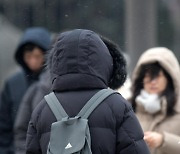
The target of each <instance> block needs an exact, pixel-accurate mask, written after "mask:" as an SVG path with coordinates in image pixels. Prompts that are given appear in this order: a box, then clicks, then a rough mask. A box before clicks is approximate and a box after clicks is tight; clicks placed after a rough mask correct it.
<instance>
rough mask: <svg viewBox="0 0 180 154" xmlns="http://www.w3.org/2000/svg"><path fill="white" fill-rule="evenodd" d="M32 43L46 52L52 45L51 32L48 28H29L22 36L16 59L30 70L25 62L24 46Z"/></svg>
mask: <svg viewBox="0 0 180 154" xmlns="http://www.w3.org/2000/svg"><path fill="white" fill-rule="evenodd" d="M28 43H32V44H34V45H36V46H38V47H39V48H41V49H42V50H43V52H46V51H47V50H48V49H49V46H50V34H49V32H48V30H46V29H45V28H41V27H33V28H28V29H27V30H26V31H25V33H24V35H23V36H22V38H21V41H20V43H19V45H18V47H17V49H16V52H15V60H16V61H17V63H18V64H20V65H21V66H22V67H23V68H24V69H25V70H26V71H30V70H29V68H28V66H27V65H26V64H25V63H24V59H23V53H24V50H23V46H24V45H26V44H28Z"/></svg>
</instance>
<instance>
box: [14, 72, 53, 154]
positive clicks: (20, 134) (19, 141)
mask: <svg viewBox="0 0 180 154" xmlns="http://www.w3.org/2000/svg"><path fill="white" fill-rule="evenodd" d="M50 86H51V83H50V72H49V71H48V70H47V71H45V72H43V73H42V74H41V75H40V80H39V81H37V82H35V83H33V84H32V85H31V86H30V87H29V88H28V90H27V92H26V94H25V95H24V97H23V99H22V102H21V105H20V106H19V110H18V113H17V117H16V120H15V124H14V142H15V153H16V154H25V143H26V133H27V129H28V123H29V120H30V118H31V114H32V112H33V110H34V108H35V107H36V106H37V104H38V103H39V102H40V101H41V100H42V99H43V97H44V96H45V95H47V94H48V93H50V92H51V88H50Z"/></svg>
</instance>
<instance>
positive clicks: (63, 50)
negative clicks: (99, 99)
mask: <svg viewBox="0 0 180 154" xmlns="http://www.w3.org/2000/svg"><path fill="white" fill-rule="evenodd" d="M103 41H104V42H103ZM103 41H102V39H101V38H100V37H99V35H97V34H96V33H94V32H93V31H90V30H83V29H75V30H72V31H67V32H64V33H61V34H60V35H59V37H58V39H57V41H56V42H55V44H54V46H53V48H52V49H51V51H50V52H49V53H50V55H49V58H48V67H49V69H50V72H51V76H52V81H53V90H58V91H61V90H73V89H89V88H107V87H110V88H113V89H115V88H118V87H119V86H121V85H122V84H123V83H124V81H125V79H126V68H125V66H126V63H125V59H124V57H123V55H122V54H121V53H120V50H119V49H118V48H117V46H116V45H115V44H114V43H112V42H110V41H109V40H107V39H105V38H104V39H103Z"/></svg>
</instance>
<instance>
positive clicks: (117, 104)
mask: <svg viewBox="0 0 180 154" xmlns="http://www.w3.org/2000/svg"><path fill="white" fill-rule="evenodd" d="M107 46H108V45H107ZM107 46H106V45H105V44H104V42H103V41H102V39H101V38H100V37H99V35H97V34H96V33H94V32H93V31H90V30H83V29H75V30H72V31H67V32H64V33H61V34H60V35H59V37H58V39H57V41H56V42H55V44H54V47H53V48H52V49H51V51H50V52H49V59H48V68H49V70H50V73H51V77H52V90H53V91H54V92H55V94H56V96H57V98H58V99H59V101H60V102H61V105H62V106H63V108H64V109H65V111H66V112H67V114H68V115H69V116H70V117H73V116H75V115H77V113H78V112H79V111H80V110H81V108H82V107H83V106H84V105H85V103H86V102H87V101H88V100H89V99H90V98H91V97H92V96H93V95H94V94H95V93H96V92H98V91H99V90H101V89H104V88H108V87H110V88H113V89H117V88H119V87H120V86H121V85H122V84H123V83H124V81H125V79H126V67H125V65H126V64H125V60H124V58H123V56H122V54H121V53H120V52H116V51H117V50H113V48H112V50H111V51H110V50H108V48H107ZM55 121H56V118H55V116H54V115H53V113H52V111H51V109H50V108H49V106H48V105H47V103H46V101H45V100H44V99H43V100H42V101H41V102H40V103H39V104H38V105H37V107H36V108H35V110H34V111H33V113H32V116H31V120H30V122H29V126H28V132H27V139H26V154H46V152H47V146H48V143H49V139H50V129H51V124H52V123H53V122H55ZM88 122H89V128H90V134H91V142H92V143H91V149H92V153H93V154H100V153H102V154H149V150H148V148H147V145H146V143H145V142H144V140H143V137H144V135H143V132H142V129H141V126H140V125H139V122H138V120H137V118H136V116H135V114H134V112H133V110H132V107H131V105H130V104H129V103H128V102H127V101H126V100H125V99H124V98H123V97H122V96H121V95H120V94H113V95H111V96H110V97H108V98H107V99H105V100H104V102H103V103H101V104H100V105H99V106H98V107H97V108H96V109H95V110H94V111H93V113H92V114H91V115H90V117H89V121H88Z"/></svg>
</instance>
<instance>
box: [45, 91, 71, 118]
mask: <svg viewBox="0 0 180 154" xmlns="http://www.w3.org/2000/svg"><path fill="white" fill-rule="evenodd" d="M44 99H45V100H46V102H47V104H48V105H49V107H50V109H51V110H52V112H53V114H54V115H55V117H56V119H57V121H60V120H61V119H62V118H64V117H68V115H67V113H66V111H65V110H64V109H63V107H62V105H61V103H60V102H59V100H58V99H57V97H56V95H55V94H54V92H51V93H50V94H48V95H46V96H44Z"/></svg>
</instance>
